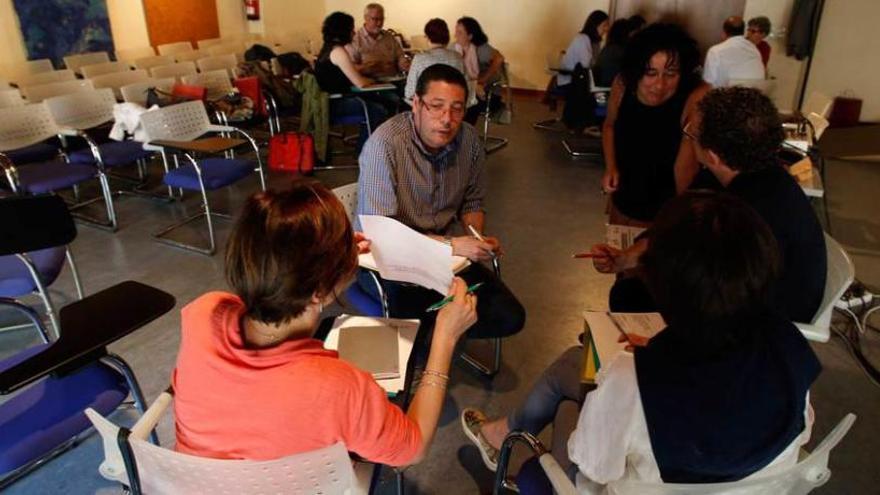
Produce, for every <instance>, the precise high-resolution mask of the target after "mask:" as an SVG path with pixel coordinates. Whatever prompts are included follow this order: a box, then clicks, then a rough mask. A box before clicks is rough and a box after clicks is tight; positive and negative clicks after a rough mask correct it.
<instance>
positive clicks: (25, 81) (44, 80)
mask: <svg viewBox="0 0 880 495" xmlns="http://www.w3.org/2000/svg"><path fill="white" fill-rule="evenodd" d="M74 79H76V74H74V73H73V71H72V70H70V69H63V70H52V71H46V72H38V73H36V74H25V75H22V76H21V77H19V78H18V80H17V82H18V85H19V86H33V85H36V84H49V83H54V82H59V81H73V80H74Z"/></svg>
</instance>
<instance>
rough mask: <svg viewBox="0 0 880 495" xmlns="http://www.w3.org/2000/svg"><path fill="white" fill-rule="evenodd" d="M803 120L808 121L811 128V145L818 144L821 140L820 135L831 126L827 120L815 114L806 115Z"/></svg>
mask: <svg viewBox="0 0 880 495" xmlns="http://www.w3.org/2000/svg"><path fill="white" fill-rule="evenodd" d="M805 118H806V119H807V120H809V121H810V124H811V125H812V126H813V132H814V135H813V143H817V142H819V139H821V138H822V134H824V133H825V129H828V126H829V125H831V124H830V123H829V122H828V119H826V118H825V117H823V116H821V115H819V114H817V113H815V112H810V113H808V114H806V117H805Z"/></svg>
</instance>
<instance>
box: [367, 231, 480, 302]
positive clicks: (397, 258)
mask: <svg viewBox="0 0 880 495" xmlns="http://www.w3.org/2000/svg"><path fill="white" fill-rule="evenodd" d="M360 221H361V227H363V230H364V236H366V238H367V239H369V240H370V252H369V253H366V254H362V255H360V256H359V258H358V263H359V264H360V266H361V267H363V268H366V269H369V270H375V271H378V272H379V275H381V276H382V278H384V279H385V280H394V281H396V282H408V283H411V284H416V285H420V286H422V287H427V288H428V289H432V290H435V291H437V292H439V293H440V294H443V295H446V293H447V292H449V287H450V286H451V285H452V276H453V274H454V273H455V272H457V271H460V270H462V269H464V268H465V267H467V266H468V265H469V262H468V260H467V259H466V258H463V257H461V256H453V255H452V246H449V245H448V244H445V243H443V242H440V241H437V240H435V239H432V238H430V237H428V236H426V235H424V234H420V233H418V232H416V231H415V230H413V229H411V228H409V227H407V226H406V225H404V224H402V223H400V222H398V221H397V220H394V219H393V218H388V217H383V216H379V215H361V216H360Z"/></svg>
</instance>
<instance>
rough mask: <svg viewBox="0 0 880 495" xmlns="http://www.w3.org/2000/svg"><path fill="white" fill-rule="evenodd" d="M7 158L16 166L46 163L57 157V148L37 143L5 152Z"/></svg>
mask: <svg viewBox="0 0 880 495" xmlns="http://www.w3.org/2000/svg"><path fill="white" fill-rule="evenodd" d="M4 154H6V156H7V157H9V159H10V160H12V163H14V164H16V165H24V164H25V163H35V162H47V161H50V160H52V159H54V158H56V157H57V156H58V147H57V146H55V145H54V144H50V143H37V144H32V145H30V146H25V147H24V148H18V149H15V150H9V151H5V152H4Z"/></svg>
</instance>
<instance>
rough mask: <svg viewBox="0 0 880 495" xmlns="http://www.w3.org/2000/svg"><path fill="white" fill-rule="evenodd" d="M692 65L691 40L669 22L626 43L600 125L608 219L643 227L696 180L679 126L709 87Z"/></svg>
mask: <svg viewBox="0 0 880 495" xmlns="http://www.w3.org/2000/svg"><path fill="white" fill-rule="evenodd" d="M698 65H699V52H698V51H697V43H696V41H694V39H693V38H691V37H690V36H689V35H688V34H687V33H686V32H685V31H684V30H683V29H682V28H681V27H679V26H676V25H674V24H652V25H650V26H648V27H646V28H644V29H642V30H641V31H639V32H638V33H636V34H635V35H633V37H632V38H631V39H630V40H629V43H628V44H627V46H626V50H625V51H624V56H623V63H622V65H621V72H620V74H619V75H618V77H617V79H615V80H614V83H613V84H612V85H611V95H610V96H609V97H608V113H607V116H606V118H605V122H604V123H603V127H602V150H603V154H604V155H605V174H604V175H603V177H602V189H603V190H604V191H605V192H606V193H608V194H610V195H611V197H610V201H609V204H608V213H609V223H612V224H620V225H636V226H647V225H648V224H650V222H651V221H652V220H653V219H654V216H655V215H656V214H657V212H658V211H659V210H660V207H661V206H662V205H663V203H664V202H665V201H666V200H668V199H669V198H671V197H673V196H675V194H677V193H680V192H682V191H684V190H685V189H687V188H688V187H689V186H690V185H691V182H693V180H694V177H696V175H697V172H698V171H699V164H698V163H697V160H696V158H695V157H694V151H693V144H692V143H691V142H690V141H689V140H687V139H685V138H684V135H683V134H682V132H681V129H682V128H683V127H684V125H685V124H686V123H687V122H688V121H689V120H690V116H691V114H692V112H693V110H694V108H695V107H696V103H697V102H698V101H699V99H700V98H701V97H702V96H703V95H704V94H705V93H706V91H708V89H709V87H708V86H707V85H706V84H704V83H702V81H700V76H699V74H698V73H697V72H696V71H697V67H698Z"/></svg>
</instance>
